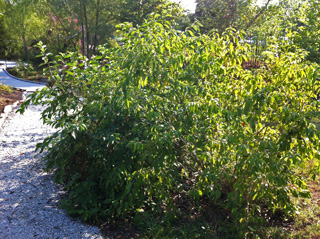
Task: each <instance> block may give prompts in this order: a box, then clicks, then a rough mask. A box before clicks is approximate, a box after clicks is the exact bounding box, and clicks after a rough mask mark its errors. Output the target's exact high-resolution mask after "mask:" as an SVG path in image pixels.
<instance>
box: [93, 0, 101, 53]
mask: <svg viewBox="0 0 320 239" xmlns="http://www.w3.org/2000/svg"><path fill="white" fill-rule="evenodd" d="M96 9H97V11H96V24H95V32H94V37H93V54H96V49H97V44H98V27H99V15H100V0H97V7H96Z"/></svg>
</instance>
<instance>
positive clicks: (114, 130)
mask: <svg viewBox="0 0 320 239" xmlns="http://www.w3.org/2000/svg"><path fill="white" fill-rule="evenodd" d="M159 18H160V16H158V15H153V16H152V17H151V18H150V19H149V21H147V22H145V24H144V25H142V26H140V27H138V28H133V27H132V26H131V25H130V24H124V25H122V26H121V29H122V35H123V36H124V44H123V46H119V47H117V48H113V49H106V48H104V47H101V49H100V55H99V56H95V57H93V58H92V59H91V60H88V59H84V57H83V56H78V55H76V54H75V53H68V54H61V55H60V56H57V61H56V62H55V65H54V66H52V65H51V66H50V70H51V71H52V81H53V82H55V83H54V85H53V86H52V87H48V88H45V89H43V90H42V91H40V92H36V93H35V94H33V95H32V96H31V97H30V98H29V99H28V100H27V101H26V103H24V104H23V106H22V108H21V110H20V111H21V112H23V110H24V108H25V107H27V105H29V104H30V103H34V104H46V105H47V106H48V107H47V108H46V110H45V111H44V112H43V113H42V116H43V120H44V122H45V123H47V124H50V125H52V126H53V127H55V128H57V129H58V132H57V133H55V134H54V135H52V136H51V137H48V138H47V139H45V140H44V142H43V143H41V144H39V145H38V149H40V150H41V151H43V150H47V151H48V154H47V155H46V156H45V160H46V163H47V169H48V170H51V169H54V170H55V178H56V181H57V182H60V183H64V184H65V185H66V188H67V190H68V191H69V194H68V197H67V198H66V199H64V201H63V206H64V208H66V209H67V211H68V212H69V213H70V214H71V215H76V216H79V217H81V218H82V219H84V220H87V221H91V222H99V221H103V220H104V221H105V220H113V219H115V218H131V217H135V216H137V215H141V214H143V213H151V212H152V213H154V214H159V215H163V216H164V218H165V219H168V220H170V219H172V218H174V217H176V216H177V215H178V213H179V210H178V209H177V207H176V205H175V198H176V196H177V195H180V196H182V197H184V198H186V199H187V200H191V201H192V200H198V199H200V198H207V199H209V200H211V201H212V202H220V203H223V205H224V206H225V207H226V208H230V210H231V212H232V215H233V218H234V221H235V222H236V223H238V225H240V226H241V225H247V223H248V222H250V220H256V219H257V217H258V216H261V214H262V212H263V211H266V210H269V212H275V211H276V210H282V211H283V212H284V213H285V214H287V215H290V214H293V213H295V212H296V211H297V210H298V209H297V208H296V207H295V206H294V205H293V203H292V202H291V200H290V196H291V195H293V196H305V197H307V196H310V195H309V192H308V190H307V186H306V183H305V179H304V178H303V176H301V175H303V174H299V175H300V176H299V175H298V174H296V172H297V170H304V169H306V168H307V169H306V170H305V171H306V173H307V174H308V175H309V174H312V175H316V173H317V172H318V171H319V152H318V150H319V132H318V130H317V129H316V126H315V125H314V124H313V123H312V122H313V119H315V118H316V117H318V114H319V113H318V106H319V104H318V101H317V100H316V99H317V92H318V91H319V81H318V80H317V66H316V65H305V63H303V62H302V61H301V59H303V53H300V52H299V51H297V52H296V53H286V51H285V50H282V52H276V51H275V50H274V49H275V48H272V49H273V50H272V49H270V51H268V52H266V54H265V58H264V64H263V66H262V67H260V68H258V69H250V68H247V69H244V68H242V63H243V61H247V60H248V59H249V58H250V52H251V50H250V46H249V45H247V44H245V43H243V41H242V40H241V39H242V34H241V33H236V32H234V31H233V30H232V29H230V30H228V31H227V32H226V33H224V34H223V35H221V36H219V35H218V34H211V35H201V34H200V33H199V31H198V27H197V26H196V25H195V26H194V27H193V28H192V29H188V30H186V31H185V32H182V33H180V32H177V31H175V30H174V29H173V27H172V26H171V25H170V23H168V22H163V21H161V20H159ZM44 54H45V53H44ZM44 59H45V60H46V59H47V58H46V55H44ZM61 66H62V67H63V70H59V69H61ZM310 162H312V163H310ZM306 165H309V166H308V167H306ZM310 165H311V166H310Z"/></svg>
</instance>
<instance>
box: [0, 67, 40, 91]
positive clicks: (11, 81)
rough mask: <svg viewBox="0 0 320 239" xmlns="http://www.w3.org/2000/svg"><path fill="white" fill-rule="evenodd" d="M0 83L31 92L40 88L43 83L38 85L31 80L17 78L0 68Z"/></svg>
mask: <svg viewBox="0 0 320 239" xmlns="http://www.w3.org/2000/svg"><path fill="white" fill-rule="evenodd" d="M0 83H2V84H4V85H10V86H13V87H15V88H18V89H22V90H25V91H27V92H33V91H36V90H41V89H42V88H43V87H45V85H40V84H36V83H32V82H26V81H23V80H18V79H17V78H13V77H11V76H10V75H8V74H7V73H6V72H5V71H4V69H1V68H0Z"/></svg>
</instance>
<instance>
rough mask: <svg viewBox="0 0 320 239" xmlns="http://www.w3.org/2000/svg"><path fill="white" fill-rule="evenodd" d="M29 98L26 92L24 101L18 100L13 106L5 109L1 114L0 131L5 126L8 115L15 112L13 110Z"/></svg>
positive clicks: (23, 96)
mask: <svg viewBox="0 0 320 239" xmlns="http://www.w3.org/2000/svg"><path fill="white" fill-rule="evenodd" d="M26 98H27V92H26V91H24V92H23V93H22V100H18V101H16V102H14V103H13V104H12V105H7V106H6V107H4V110H3V111H4V113H1V114H0V130H1V129H2V126H3V124H4V122H5V121H6V119H7V118H8V115H9V114H10V113H11V112H12V111H13V109H14V108H15V107H17V105H18V104H19V103H21V102H24V101H25V100H26Z"/></svg>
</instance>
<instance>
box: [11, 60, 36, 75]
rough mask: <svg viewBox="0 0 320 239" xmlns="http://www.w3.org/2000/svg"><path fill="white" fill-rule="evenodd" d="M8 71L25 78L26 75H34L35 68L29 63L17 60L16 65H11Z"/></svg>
mask: <svg viewBox="0 0 320 239" xmlns="http://www.w3.org/2000/svg"><path fill="white" fill-rule="evenodd" d="M10 73H11V74H14V75H15V76H17V77H20V78H25V77H28V76H34V75H35V70H34V67H33V66H32V64H30V63H28V64H26V63H24V62H22V61H17V66H15V67H13V68H12V69H11V70H10Z"/></svg>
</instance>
